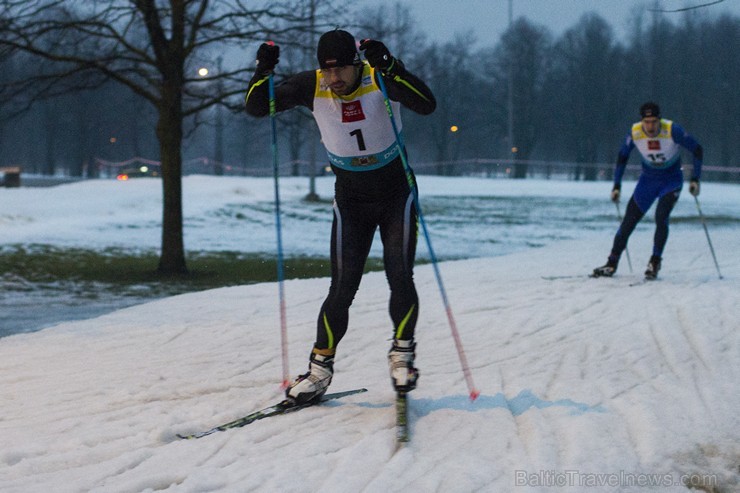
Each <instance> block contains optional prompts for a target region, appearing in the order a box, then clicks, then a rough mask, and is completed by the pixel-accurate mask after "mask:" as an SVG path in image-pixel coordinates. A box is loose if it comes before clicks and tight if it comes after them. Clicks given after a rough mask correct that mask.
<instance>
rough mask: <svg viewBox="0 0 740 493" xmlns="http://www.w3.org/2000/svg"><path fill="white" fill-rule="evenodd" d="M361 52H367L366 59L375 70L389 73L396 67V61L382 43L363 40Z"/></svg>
mask: <svg viewBox="0 0 740 493" xmlns="http://www.w3.org/2000/svg"><path fill="white" fill-rule="evenodd" d="M360 50H362V51H364V52H365V59H366V60H367V63H369V64H370V66H371V67H373V68H377V69H379V70H382V71H383V72H389V71H390V70H391V69H392V68H393V66H394V65H395V62H396V59H395V58H393V56H391V52H390V51H388V48H386V47H385V45H384V44H383V43H381V42H380V41H375V40H374V39H363V40H362V41H360Z"/></svg>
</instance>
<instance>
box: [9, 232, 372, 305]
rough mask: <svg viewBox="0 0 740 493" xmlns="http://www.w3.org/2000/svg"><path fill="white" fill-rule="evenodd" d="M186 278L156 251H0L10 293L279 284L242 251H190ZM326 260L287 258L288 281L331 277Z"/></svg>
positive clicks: (264, 261) (266, 259) (273, 262)
mask: <svg viewBox="0 0 740 493" xmlns="http://www.w3.org/2000/svg"><path fill="white" fill-rule="evenodd" d="M186 262H187V266H188V271H189V272H188V273H186V274H179V275H163V274H161V273H159V272H158V271H157V265H158V263H159V255H158V253H157V252H155V251H138V252H132V251H130V250H124V249H116V248H108V249H105V250H88V249H82V248H62V247H56V246H50V245H11V246H4V247H0V282H2V284H4V285H5V288H6V289H13V288H14V287H15V288H16V289H19V290H20V289H23V287H26V288H28V287H30V286H33V288H34V289H50V290H51V289H73V290H74V291H77V292H79V294H82V293H84V292H93V291H95V290H100V289H103V290H106V291H112V292H119V293H120V294H122V295H126V294H131V295H136V296H141V294H142V292H150V293H151V296H152V297H157V296H161V295H168V294H178V293H184V292H190V291H200V290H205V289H212V288H217V287H225V286H236V285H242V284H254V283H260V282H275V281H277V259H276V258H275V257H270V256H266V255H259V254H246V253H242V252H189V253H188V254H187V255H186ZM382 269H383V261H382V259H374V258H370V259H368V262H367V265H366V269H365V270H366V271H371V270H382ZM329 275H331V267H330V263H329V259H328V258H321V257H308V256H305V257H303V256H302V257H289V258H286V259H285V261H284V276H285V279H305V278H313V277H328V276H329Z"/></svg>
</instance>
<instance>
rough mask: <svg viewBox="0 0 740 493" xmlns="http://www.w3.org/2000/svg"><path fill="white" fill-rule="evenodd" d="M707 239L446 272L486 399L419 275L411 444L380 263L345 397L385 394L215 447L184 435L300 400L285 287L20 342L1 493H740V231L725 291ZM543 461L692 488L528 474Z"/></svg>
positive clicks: (6, 399) (364, 296) (295, 312)
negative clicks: (469, 378)
mask: <svg viewBox="0 0 740 493" xmlns="http://www.w3.org/2000/svg"><path fill="white" fill-rule="evenodd" d="M311 214H312V213H311V211H308V212H306V215H307V216H310V215H311ZM702 233H703V232H701V231H700V230H695V229H686V228H674V229H673V230H672V231H671V240H670V241H669V247H668V251H667V253H666V261H665V263H664V268H663V270H662V271H661V277H660V279H659V280H658V281H656V282H648V283H643V284H639V285H635V286H631V284H634V283H635V282H636V281H638V280H639V279H640V278H641V270H642V268H641V267H639V266H641V265H642V262H643V260H646V259H643V257H642V256H640V255H641V254H643V253H644V252H648V251H649V246H650V241H651V238H650V236H651V235H649V234H646V233H645V232H639V234H638V233H636V236H635V237H634V238H633V239H632V240H631V242H630V247H631V252H632V254H633V263H634V272H633V273H630V271H629V269H628V268H627V266H626V265H624V266H621V267H620V269H622V270H620V272H618V275H617V276H616V277H614V278H612V279H590V278H588V277H586V276H585V275H584V277H583V278H575V279H574V278H555V277H556V276H565V275H575V274H577V273H579V272H584V273H588V272H589V271H590V269H591V268H593V267H594V266H595V265H597V264H598V263H599V262H600V261H603V258H602V256H601V255H591V254H588V255H584V254H583V252H593V251H594V250H598V251H601V250H605V249H607V248H608V246H609V244H610V241H611V238H609V237H606V238H605V237H604V235H602V234H598V235H597V234H589V233H584V237H583V238H582V239H579V240H577V241H575V240H574V241H564V242H561V243H556V244H554V245H550V246H547V247H543V248H540V249H536V250H528V251H526V252H521V253H514V254H510V255H507V256H504V257H494V258H487V259H476V260H461V261H454V262H444V263H442V264H440V269H441V273H442V276H443V278H444V282H445V286H446V288H447V291H448V295H449V299H450V304H451V307H452V310H453V313H454V316H455V319H456V322H457V325H458V327H459V329H460V332H461V337H462V343H463V346H464V348H465V351H466V356H467V360H468V362H469V363H470V366H471V371H472V375H473V378H474V380H475V384H476V387H477V388H478V390H480V391H481V395H480V397H478V399H477V400H476V401H475V402H470V400H469V398H468V389H467V387H466V382H465V379H464V376H463V373H462V371H461V368H460V362H459V360H458V357H457V354H456V352H455V348H454V344H453V340H452V337H451V335H450V328H449V325H448V323H447V319H446V314H445V311H444V307H443V306H442V303H441V302H440V294H439V289H438V286H437V283H436V280H435V277H434V274H433V270H432V267H431V266H429V265H424V266H420V267H417V269H416V280H417V288H418V291H419V296H420V300H421V304H420V318H419V323H418V328H417V342H418V349H417V353H418V356H417V365H418V366H419V368H420V371H421V377H420V381H419V387H418V389H417V390H415V391H414V392H413V393H412V394H410V398H409V413H410V434H411V441H410V442H409V443H408V444H407V445H406V446H404V447H402V448H400V449H398V450H396V447H395V443H394V433H395V430H394V418H395V416H394V407H393V398H394V394H393V391H392V389H391V387H390V382H389V378H388V373H387V372H388V370H387V362H386V353H387V351H388V348H389V345H390V337H391V327H390V321H389V317H388V314H387V304H388V287H387V281H386V279H385V276H384V274H383V273H380V272H376V273H369V274H367V275H366V276H365V277H364V278H363V281H362V283H361V286H360V291H359V292H358V295H357V297H356V299H355V302H354V304H353V307H352V309H351V312H350V328H349V331H348V333H347V335H346V337H345V339H344V340H343V341H342V343H341V345H340V348H339V352H338V354H337V359H336V363H335V370H336V373H335V377H334V381H333V383H332V387H331V389H332V390H333V391H341V390H345V389H351V388H357V387H367V388H368V389H369V391H368V392H367V393H364V394H360V395H356V396H351V397H347V398H343V399H341V400H337V401H332V402H329V403H326V404H324V405H321V406H315V407H311V408H307V409H304V410H301V411H300V412H296V413H293V414H287V415H285V416H279V417H273V418H267V419H265V420H263V421H258V422H256V423H253V424H250V425H248V426H247V427H245V428H241V429H235V430H230V431H226V432H222V433H216V434H213V435H210V436H208V437H205V438H202V439H199V440H178V439H177V438H176V437H175V434H176V433H190V432H194V431H200V430H203V429H207V428H210V427H212V426H214V425H217V424H219V423H223V422H227V421H230V420H233V419H236V418H238V417H241V416H243V415H244V414H247V413H249V412H252V411H254V410H256V409H260V408H262V407H266V406H268V405H270V404H273V403H274V402H276V401H278V400H280V398H281V391H280V389H279V384H280V380H281V374H280V373H281V364H280V352H279V347H280V334H279V330H278V327H279V320H278V303H277V286H276V285H275V284H261V285H251V286H239V287H232V288H222V289H216V290H210V291H205V292H201V293H191V294H186V295H181V296H174V297H170V298H166V299H162V300H158V301H154V302H151V303H146V304H143V305H138V306H134V307H130V308H126V309H124V310H119V311H117V312H114V313H111V314H109V315H105V316H101V317H97V318H95V319H91V320H86V321H78V322H67V323H62V324H59V325H57V326H55V327H53V328H50V329H46V330H43V331H40V332H36V333H31V334H19V335H16V336H10V337H5V338H2V339H0V388H2V389H3V392H2V393H1V394H0V409H2V413H0V435H2V437H3V441H2V448H1V449H0V485H1V486H0V490H2V491H3V493H6V492H7V493H36V492H39V493H41V492H44V493H46V492H49V491H53V492H55V493H67V492H69V493H73V492H74V493H76V492H97V493H103V492H104V493H109V492H121V493H123V492H155V491H156V492H159V491H167V492H177V493H182V492H192V493H202V492H240V493H241V492H251V491H255V492H263V491H281V492H306V491H310V492H314V491H315V492H318V491H321V492H346V491H365V492H382V493H388V492H396V491H398V492H401V491H404V492H408V491H424V492H426V491H440V492H442V491H444V492H471V491H485V492H501V491H538V492H540V491H541V492H547V491H568V492H570V491H576V492H593V491H619V492H623V491H624V492H642V491H659V492H682V493H683V492H686V491H687V488H686V487H685V486H683V485H681V484H680V481H679V479H680V476H681V475H682V474H693V473H697V474H715V475H717V478H718V479H719V480H720V489H719V491H722V492H726V491H740V471H739V470H738V465H740V445H738V444H739V443H740V431H739V430H740V418H739V417H738V409H740V397H739V396H740V387H739V385H740V333H739V332H740V331H738V327H740V312H739V311H738V309H737V307H738V306H740V289H738V288H739V287H740V283H739V282H738V279H740V258H739V257H738V256H737V252H736V249H737V245H738V239H739V238H740V233H739V232H738V230H737V229H736V228H735V229H733V228H731V227H726V228H716V229H713V230H712V239H713V241H714V245H715V248H716V252H717V256H718V258H719V259H720V262H721V263H722V269H723V275H724V277H725V279H724V280H722V281H720V280H718V279H717V276H716V272H715V271H714V270H713V268H714V266H713V263H712V260H711V257H710V256H709V252H708V249H707V246H706V242H705V238H704V236H703V234H702ZM423 248H424V247H423V245H422V246H420V249H423ZM594 257H597V258H594ZM543 275H551V276H553V278H552V279H549V280H548V279H542V276H543ZM328 287H329V280H328V279H307V280H291V281H287V282H285V295H286V300H287V321H288V326H289V336H288V337H289V349H290V370H291V374H298V373H302V372H304V371H305V369H306V363H307V357H308V353H309V350H310V348H311V344H312V342H313V338H314V330H315V323H316V315H317V313H318V309H319V307H320V304H321V301H322V300H323V297H324V295H325V293H326V291H327V290H328ZM543 471H544V472H547V471H549V472H565V471H574V472H575V473H577V474H580V475H586V474H612V475H618V474H620V473H626V474H660V475H669V476H670V479H671V481H675V483H671V484H670V485H664V486H661V487H658V488H645V487H637V486H635V487H631V486H629V485H624V484H621V485H618V486H617V487H608V488H604V487H594V486H589V485H584V484H571V485H569V486H568V487H562V488H561V487H555V486H546V485H536V484H530V485H526V486H522V485H517V484H516V483H515V481H516V478H517V474H521V473H526V474H529V475H536V474H537V473H539V472H543ZM579 478H580V479H583V477H582V476H576V480H578V479H579Z"/></svg>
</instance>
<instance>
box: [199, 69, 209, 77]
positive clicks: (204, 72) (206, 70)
mask: <svg viewBox="0 0 740 493" xmlns="http://www.w3.org/2000/svg"><path fill="white" fill-rule="evenodd" d="M198 75H200V76H201V77H205V76H206V75H208V69H207V68H205V67H201V68H199V69H198Z"/></svg>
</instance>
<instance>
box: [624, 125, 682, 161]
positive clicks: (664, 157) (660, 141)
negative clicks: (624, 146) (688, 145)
mask: <svg viewBox="0 0 740 493" xmlns="http://www.w3.org/2000/svg"><path fill="white" fill-rule="evenodd" d="M672 126H673V122H672V121H671V120H663V119H661V120H660V133H659V134H658V135H657V137H648V136H647V134H645V132H644V131H643V130H642V124H641V123H640V122H637V123H635V124H633V125H632V140H633V142H634V143H635V147H637V150H638V151H640V154H641V155H642V162H643V163H644V164H645V165H646V166H649V167H650V168H655V169H665V168H669V167H671V166H672V165H674V164H675V163H676V161H677V160H678V159H679V158H680V157H681V147H680V146H679V145H678V144H677V143H676V142H674V141H673V138H672V137H671V128H672Z"/></svg>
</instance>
